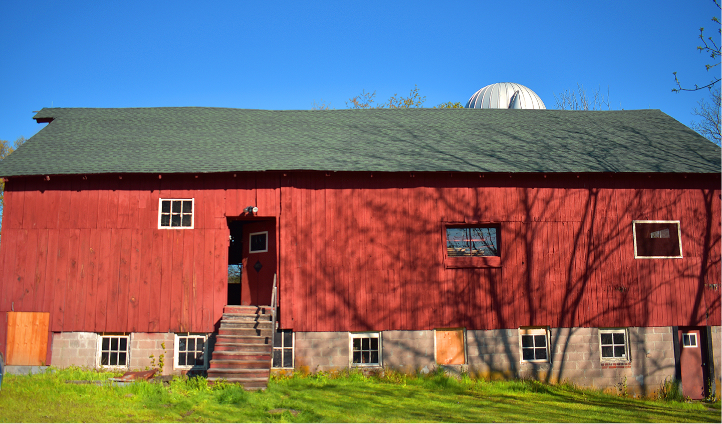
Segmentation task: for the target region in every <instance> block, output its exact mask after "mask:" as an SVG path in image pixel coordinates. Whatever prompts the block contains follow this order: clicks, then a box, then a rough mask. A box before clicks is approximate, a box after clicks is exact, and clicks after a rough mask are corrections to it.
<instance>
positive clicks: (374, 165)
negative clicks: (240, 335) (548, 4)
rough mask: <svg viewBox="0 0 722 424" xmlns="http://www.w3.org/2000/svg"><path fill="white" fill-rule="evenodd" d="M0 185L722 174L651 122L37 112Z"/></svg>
mask: <svg viewBox="0 0 722 424" xmlns="http://www.w3.org/2000/svg"><path fill="white" fill-rule="evenodd" d="M48 118H52V119H53V121H52V122H51V123H50V124H48V125H47V126H46V127H45V128H43V129H42V130H41V131H40V132H38V134H36V135H35V136H34V137H32V138H31V139H30V140H29V141H28V142H26V143H25V144H24V145H23V146H21V147H20V148H19V149H18V150H17V151H16V152H15V153H13V154H11V155H10V156H9V157H8V158H7V159H5V160H4V161H3V162H2V163H1V164H0V175H2V176H6V177H10V176H17V175H57V174H102V173H183V172H193V173H203V172H236V171H241V172H242V171H270V170H325V171H376V172H385V171H388V172H396V171H418V172H421V171H455V172H683V173H719V172H720V148H719V147H717V146H716V145H714V144H712V143H711V142H709V141H708V140H706V139H705V138H703V137H701V136H700V135H698V134H697V133H695V132H694V131H692V130H690V129H689V128H687V127H686V126H684V125H682V124H681V123H679V122H677V121H676V120H674V119H673V118H671V117H670V116H668V115H666V114H664V113H662V112H661V111H659V110H634V111H561V110H499V109H371V110H327V111H306V110H289V111H271V110H244V109H222V108H201V107H188V108H129V109H82V108H77V109H76V108H72V109H63V108H55V109H43V110H41V111H40V112H39V113H38V114H37V115H35V119H39V120H47V119H48Z"/></svg>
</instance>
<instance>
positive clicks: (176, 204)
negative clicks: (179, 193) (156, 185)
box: [172, 200, 181, 213]
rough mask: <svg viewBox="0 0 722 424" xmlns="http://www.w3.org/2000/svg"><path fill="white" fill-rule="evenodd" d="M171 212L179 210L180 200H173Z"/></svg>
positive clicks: (178, 211)
mask: <svg viewBox="0 0 722 424" xmlns="http://www.w3.org/2000/svg"><path fill="white" fill-rule="evenodd" d="M172 212H173V213H180V212H181V201H180V200H174V201H173V209H172Z"/></svg>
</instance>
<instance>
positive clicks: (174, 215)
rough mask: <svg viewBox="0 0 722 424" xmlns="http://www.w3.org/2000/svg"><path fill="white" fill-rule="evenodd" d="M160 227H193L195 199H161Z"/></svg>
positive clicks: (159, 210) (159, 206)
mask: <svg viewBox="0 0 722 424" xmlns="http://www.w3.org/2000/svg"><path fill="white" fill-rule="evenodd" d="M158 202H159V204H158V228H159V229H162V228H174V229H186V228H187V229H192V228H193V209H194V207H195V199H159V200H158Z"/></svg>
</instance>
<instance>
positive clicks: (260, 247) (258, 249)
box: [248, 231, 268, 253]
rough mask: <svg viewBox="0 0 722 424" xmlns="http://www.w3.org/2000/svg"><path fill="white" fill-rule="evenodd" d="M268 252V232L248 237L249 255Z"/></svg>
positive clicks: (251, 234) (252, 234)
mask: <svg viewBox="0 0 722 424" xmlns="http://www.w3.org/2000/svg"><path fill="white" fill-rule="evenodd" d="M263 252H268V231H261V232H258V233H250V234H249V235H248V253H263Z"/></svg>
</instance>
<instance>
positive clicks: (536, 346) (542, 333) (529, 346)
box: [519, 327, 549, 362]
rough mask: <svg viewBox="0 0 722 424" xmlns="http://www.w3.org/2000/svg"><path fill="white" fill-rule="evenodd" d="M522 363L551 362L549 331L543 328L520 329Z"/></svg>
mask: <svg viewBox="0 0 722 424" xmlns="http://www.w3.org/2000/svg"><path fill="white" fill-rule="evenodd" d="M519 350H520V352H521V362H549V331H548V330H547V329H546V328H543V327H522V328H520V329H519Z"/></svg>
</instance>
